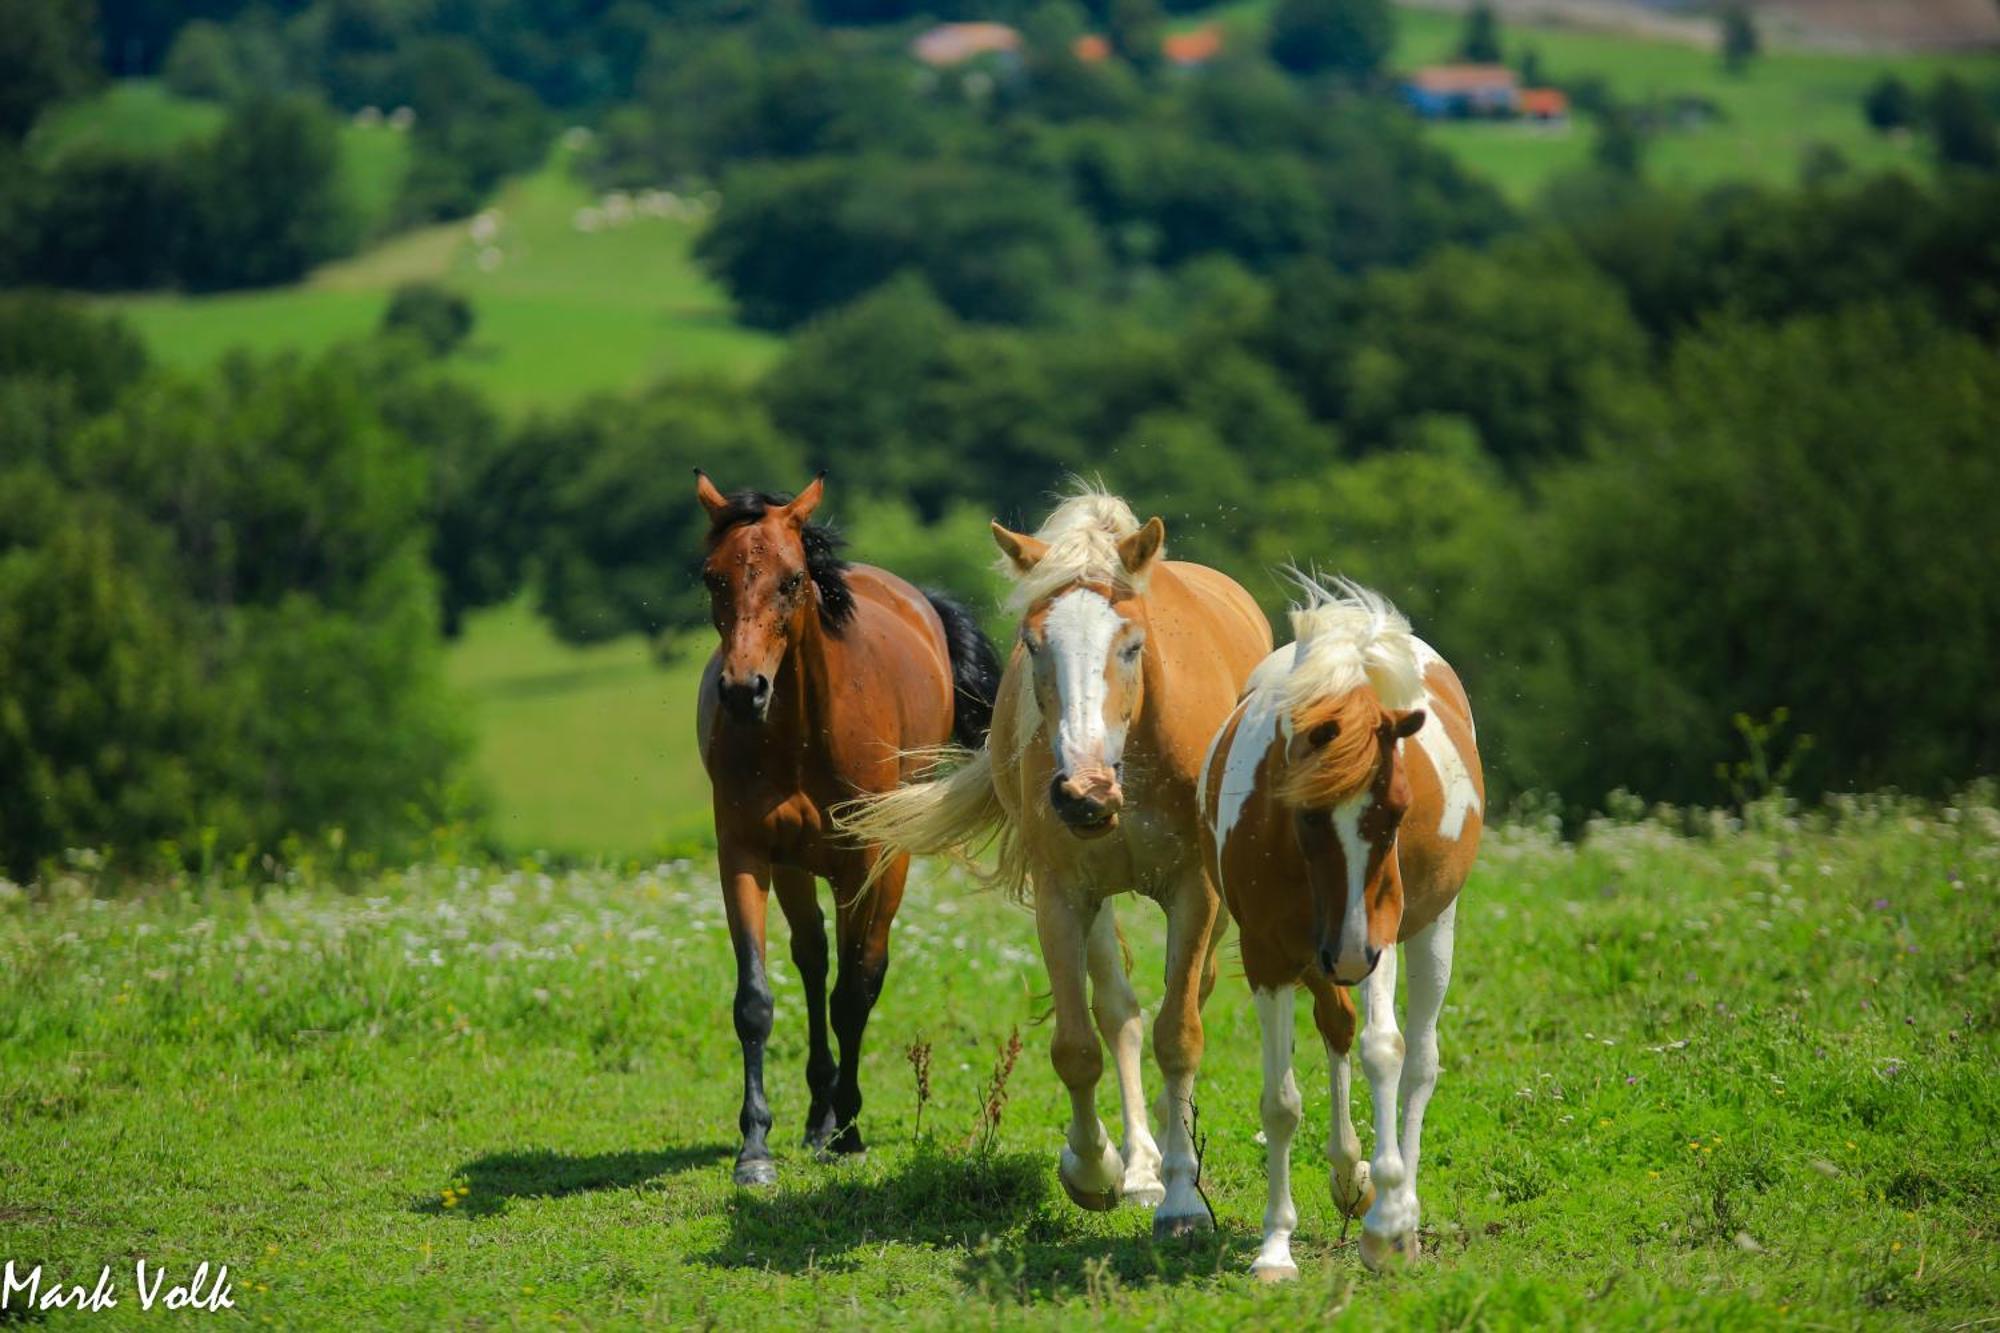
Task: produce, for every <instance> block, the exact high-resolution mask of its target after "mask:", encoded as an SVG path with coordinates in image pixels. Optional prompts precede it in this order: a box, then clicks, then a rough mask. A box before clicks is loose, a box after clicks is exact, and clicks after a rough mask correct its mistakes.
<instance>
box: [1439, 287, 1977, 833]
mask: <svg viewBox="0 0 2000 1333" xmlns="http://www.w3.org/2000/svg"><path fill="white" fill-rule="evenodd" d="M1996 412H2000V368H1996V363H1995V361H1994V359H1993V356H1992V353H1991V350H1990V349H1989V348H1987V347H1985V346H1983V345H1981V344H1980V343H1978V342H1977V341H1975V340H1973V339H1972V338H1969V337H1966V336H1964V335H1962V334H1958V333H1953V332H1950V331H1947V330H1943V329H1941V328H1939V327H1938V326H1937V325H1936V324H1935V323H1934V322H1933V321H1931V320H1930V319H1928V318H1927V317H1924V316H1922V315H1921V314H1918V313H1915V312H1913V311H1911V310H1909V309H1908V308H1900V309H1899V308H1894V307H1890V308H1884V307H1854V308H1850V309H1847V310H1844V311H1841V312H1838V313H1836V314H1832V315H1828V316H1815V317H1809V318H1804V319H1798V320H1794V321H1790V322H1787V323H1785V324H1782V325H1779V326H1775V327H1772V326H1758V325H1751V324H1743V323H1733V324H1725V325H1716V326H1712V327H1710V328H1708V329H1706V330H1704V331H1703V332H1702V333H1700V334H1697V335H1694V336H1691V337H1689V338H1686V339H1683V340H1682V341H1681V343H1680V344H1679V346H1678V348H1677V350H1676V352H1675V354H1674V357H1673V361H1672V364H1671V365H1670V367H1669V369H1668V372H1667V375H1666V380H1665V383H1664V385H1663V391H1662V393H1661V394H1660V395H1659V398H1658V400H1657V407H1656V411H1655V412H1654V413H1652V414H1648V415H1646V416H1637V417H1635V418H1634V419H1633V420H1632V421H1631V422H1630V423H1629V424H1628V425H1626V426H1624V427H1621V428H1619V430H1618V432H1617V437H1616V438H1614V439H1609V440H1607V441H1606V444H1605V446H1604V447H1603V448H1602V449H1601V450H1599V451H1597V452H1595V453H1594V454H1593V455H1592V457H1591V458H1590V459H1589V460H1588V461H1586V462H1583V463H1581V464H1578V465H1577V466H1575V467H1573V468H1570V469H1565V470H1561V471H1558V472H1554V473H1551V474H1547V475H1545V476H1544V477H1542V478H1541V479H1540V480H1539V481H1538V482H1537V490H1538V491H1540V492H1541V493H1542V494H1543V496H1544V497H1545V505H1544V507H1543V509H1542V510H1541V512H1539V513H1538V514H1537V515H1536V516H1535V517H1534V518H1533V520H1532V521H1530V522H1528V523H1526V524H1524V525H1523V526H1521V528H1520V529H1519V531H1518V532H1517V534H1516V540H1514V541H1513V542H1510V543H1508V544H1506V545H1504V546H1502V547H1500V548H1497V549H1496V551H1495V553H1494V556H1493V561H1494V564H1495V565H1496V567H1501V568H1510V569H1512V570H1513V571H1515V572H1514V573H1511V574H1510V575H1509V576H1508V577H1507V579H1506V580H1505V581H1504V583H1503V584H1502V585H1501V586H1498V587H1490V588H1488V589H1487V595H1485V596H1483V597H1482V598H1480V599H1479V600H1478V603H1477V605H1476V608H1475V609H1476V611H1477V612H1478V614H1479V617H1480V620H1479V625H1478V627H1477V633H1478V635H1479V636H1480V638H1481V639H1482V641H1483V644H1484V645H1485V647H1484V650H1485V652H1486V653H1487V654H1488V658H1489V662H1490V664H1491V665H1490V666H1489V667H1486V668H1483V670H1485V671H1486V672H1487V673H1488V674H1487V679H1489V680H1490V681H1491V682H1492V683H1491V685H1490V686H1489V687H1488V688H1487V689H1486V690H1485V692H1484V704H1483V706H1484V708H1485V710H1486V712H1485V717H1484V718H1482V729H1483V730H1488V729H1490V731H1491V733H1492V734H1493V735H1494V737H1495V741H1494V744H1493V745H1492V747H1491V748H1490V749H1489V754H1490V755H1491V756H1493V758H1494V760H1495V761H1496V767H1498V768H1501V769H1502V770H1503V771H1504V774H1505V775H1506V776H1507V777H1509V778H1511V780H1512V781H1513V782H1514V783H1515V784H1516V785H1517V786H1541V787H1545V788H1552V789H1555V790H1557V791H1560V792H1562V793H1563V794H1564V795H1565V796H1567V797H1568V798H1570V800H1571V801H1573V802H1574V803H1576V804H1577V805H1579V806H1584V805H1589V804H1591V803H1594V802H1597V801H1599V800H1601V799H1602V797H1603V795H1604V793H1605V792H1606V791H1608V790H1610V789H1611V788H1612V787H1614V786H1618V785H1624V786H1626V787H1628V788H1630V789H1632V790H1635V791H1638V792H1640V793H1642V794H1643V795H1645V796H1647V797H1649V798H1663V799H1669V800H1676V801H1713V800H1716V799H1718V798H1719V797H1721V796H1723V795H1724V794H1725V791H1724V789H1723V786H1722V784H1721V783H1720V782H1719V781H1718V779H1717V777H1716V772H1717V766H1718V765H1720V764H1722V763H1724V762H1726V761H1729V760H1732V759H1735V758H1738V757H1740V751H1741V745H1742V740H1741V738H1740V737H1739V736H1738V735H1737V734H1736V731H1735V728H1734V726H1733V725H1732V718H1734V717H1735V716H1736V715H1738V714H1744V715H1747V716H1748V717H1750V718H1752V719H1756V720H1762V719H1767V718H1770V717H1771V716H1772V715H1773V714H1775V713H1776V711H1777V710H1778V709H1780V708H1785V709H1788V710H1789V714H1790V718H1791V721H1792V726H1793V728H1794V732H1795V734H1802V735H1809V736H1810V737H1812V749H1811V751H1810V753H1809V754H1806V755H1803V756H1801V759H1802V763H1801V765H1800V767H1799V769H1798V772H1797V776H1796V782H1797V784H1798V787H1799V789H1800V792H1801V794H1804V795H1808V796H1810V795H1812V794H1814V793H1816V792H1818V791H1820V790H1823V789H1826V788H1829V787H1838V788H1843V789H1860V790H1866V789H1870V788H1875V787H1879V786H1883V785H1896V786H1899V787H1903V788H1905V789H1909V790H1921V791H1939V790H1942V789H1944V788H1946V787H1947V786H1949V785H1950V784H1952V783H1954V782H1958V781H1962V780H1963V778H1964V776H1965V775H1966V774H1968V773H1983V772H1988V771H1991V770H1992V768H1993V766H1994V765H1995V763H1996V762H2000V748H1996V747H2000V702H1996V698H1995V696H1994V694H1993V691H1992V690H1991V688H1990V679H1989V678H1990V670H1991V668H1990V664H1991V662H1992V660H1993V654H1994V652H1995V651H2000V593H1996V589H1995V588H1994V586H1993V582H1992V580H1990V579H1983V578H1977V577H1968V576H1967V571H1970V570H1975V569H1981V568H1983V567H1984V566H1985V564H1986V563H1988V553H1989V552H1990V551H1991V550H1993V549H1994V548H1995V544H1996V542H2000V519H1996V517H1995V516H1996V515H2000V505H1996V500H2000V460H1996V455H1995V454H1994V451H1993V449H1992V448H1991V441H1990V438H1989V436H1990V434H1991V431H1990V429H1989V426H1990V423H1991V422H1992V421H1993V420H1995V419H1996V417H1995V413H1996Z"/></svg>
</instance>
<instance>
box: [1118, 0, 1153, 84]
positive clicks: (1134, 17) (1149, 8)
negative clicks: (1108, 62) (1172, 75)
mask: <svg viewBox="0 0 2000 1333" xmlns="http://www.w3.org/2000/svg"><path fill="white" fill-rule="evenodd" d="M1107 17H1108V19H1109V21H1108V23H1107V24H1106V35H1107V36H1109V37H1110V39H1111V49H1112V50H1113V51H1116V52H1117V53H1118V55H1119V56H1120V58H1122V59H1124V60H1126V61H1129V62H1130V63H1131V64H1132V65H1133V66H1134V67H1136V68H1138V69H1141V70H1150V69H1155V68H1157V67H1158V66H1159V64H1160V60H1161V54H1160V43H1161V41H1162V40H1163V39H1164V38H1165V37H1166V35H1167V20H1166V15H1165V14H1164V13H1163V12H1162V11H1161V9H1160V5H1159V3H1158V0H1111V4H1110V6H1109V10H1108V15H1107Z"/></svg>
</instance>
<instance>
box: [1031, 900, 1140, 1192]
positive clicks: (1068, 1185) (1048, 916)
mask: <svg viewBox="0 0 2000 1333" xmlns="http://www.w3.org/2000/svg"><path fill="white" fill-rule="evenodd" d="M1097 908H1098V904H1096V903H1094V902H1086V901H1080V900H1079V899H1078V898H1074V897H1072V896H1071V895H1070V894H1069V893H1068V892H1066V891H1065V890H1064V889H1063V888H1062V887H1061V886H1059V885H1054V884H1044V883H1042V882H1040V881H1039V880H1038V881H1037V883H1036V885H1035V928H1036V931H1037V933H1038V934H1039V935H1040V936H1041V941H1042V962H1043V963H1044V964H1045V965H1046V966H1047V968H1048V973H1049V995H1050V997H1051V999H1052V1000H1053V1001H1054V1003H1055V1034H1054V1035H1053V1036H1052V1037H1051V1038H1050V1040H1049V1061H1050V1063H1051V1064H1053V1065H1054V1066H1055V1070H1056V1077H1058V1078H1060V1079H1061V1080H1062V1082H1063V1086H1064V1087H1065V1088H1067V1089H1069V1104H1070V1117H1069V1133H1068V1134H1067V1135H1066V1136H1065V1141H1064V1144H1063V1150H1062V1158H1061V1160H1060V1162H1059V1164H1058V1167H1057V1172H1056V1174H1057V1175H1058V1176H1059V1177H1060V1178H1061V1180H1062V1185H1063V1189H1064V1190H1065V1191H1067V1192H1068V1194H1069V1197H1070V1198H1071V1199H1072V1200H1074V1201H1075V1202H1076V1203H1077V1205H1078V1206H1079V1207H1083V1208H1090V1209H1093V1210H1099V1211H1101V1210H1103V1209H1106V1208H1113V1207H1116V1206H1117V1204H1118V1191H1119V1189H1120V1188H1121V1187H1122V1182H1123V1179H1124V1175H1125V1163H1124V1161H1123V1160H1122V1159H1121V1158H1120V1157H1119V1156H1118V1149H1117V1148H1115V1147H1113V1146H1112V1143H1111V1136H1110V1135H1109V1134H1106V1133H1105V1132H1104V1122H1103V1121H1101V1120H1099V1119H1098V1118H1097V1080H1098V1078H1099V1077H1101V1076H1102V1075H1103V1073H1104V1053H1103V1051H1102V1050H1100V1049H1099V1047H1098V1045H1097V1033H1096V1031H1095V1030H1094V1029H1093V1028H1092V1027H1091V1025H1090V1006H1089V1003H1088V1001H1087V1000H1086V999H1085V998H1084V977H1085V972H1086V969H1087V967H1088V957H1087V954H1088V951H1089V948H1088V945H1089V941H1088V935H1089V924H1090V920H1091V918H1092V917H1094V916H1095V915H1096V912H1097Z"/></svg>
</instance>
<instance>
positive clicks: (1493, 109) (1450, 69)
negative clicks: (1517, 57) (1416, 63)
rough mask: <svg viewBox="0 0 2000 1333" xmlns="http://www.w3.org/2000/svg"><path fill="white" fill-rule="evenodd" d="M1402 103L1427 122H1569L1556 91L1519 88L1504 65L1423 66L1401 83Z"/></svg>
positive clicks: (1564, 100)
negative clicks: (1485, 120) (1477, 120)
mask: <svg viewBox="0 0 2000 1333" xmlns="http://www.w3.org/2000/svg"><path fill="white" fill-rule="evenodd" d="M1403 100H1404V101H1406V102H1408V103H1409V105H1410V109H1411V110H1413V111H1415V112H1416V113H1417V114H1418V115H1420V116H1422V117H1424V118H1425V119H1427V120H1465V119H1472V118H1479V119H1487V120H1515V119H1520V120H1532V121H1536V122H1539V123H1542V124H1551V125H1559V124H1566V123H1568V121H1569V97H1568V96H1567V95H1566V94H1565V93H1564V92H1563V91H1562V90H1561V89H1560V88H1523V87H1522V86H1521V81H1520V79H1519V78H1518V77H1517V76H1516V75H1515V73H1514V71H1513V70H1511V69H1509V68H1507V67H1506V66H1505V65H1426V66H1424V67H1423V68H1422V69H1419V70H1416V71H1414V72H1413V73H1412V74H1411V75H1410V77H1409V78H1408V79H1406V80H1405V81H1404V83H1403Z"/></svg>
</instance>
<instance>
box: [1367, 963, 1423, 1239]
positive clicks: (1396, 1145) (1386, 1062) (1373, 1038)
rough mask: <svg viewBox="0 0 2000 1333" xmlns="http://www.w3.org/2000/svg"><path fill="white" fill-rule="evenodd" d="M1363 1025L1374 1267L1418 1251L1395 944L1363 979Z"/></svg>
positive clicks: (1369, 1221)
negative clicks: (1403, 1116)
mask: <svg viewBox="0 0 2000 1333" xmlns="http://www.w3.org/2000/svg"><path fill="white" fill-rule="evenodd" d="M1361 995H1362V1003H1363V1006H1364V1014H1363V1017H1364V1019H1365V1022H1364V1025H1363V1027H1362V1029H1361V1069H1362V1072H1364V1073H1366V1074H1367V1075H1368V1088H1369V1091H1370V1092H1372V1093H1373V1094H1374V1099H1375V1160H1374V1161H1373V1162H1372V1163H1370V1166H1369V1172H1368V1174H1369V1176H1370V1178H1371V1180H1372V1182H1373V1184H1374V1186H1375V1203H1374V1206H1373V1207H1371V1208H1370V1209H1369V1210H1368V1215H1367V1216H1366V1217H1364V1218H1362V1219H1361V1261H1362V1262H1363V1263H1365V1264H1367V1265H1368V1266H1369V1267H1370V1268H1381V1267H1382V1266H1383V1265H1384V1264H1387V1263H1390V1262H1392V1261H1398V1260H1408V1259H1412V1258H1414V1257H1415V1256H1416V1248H1417V1219H1416V1213H1415V1200H1414V1196H1412V1195H1410V1194H1409V1193H1408V1192H1407V1191H1406V1190H1405V1189H1404V1186H1405V1184H1406V1183H1407V1181H1408V1173H1407V1171H1406V1169H1405V1166H1404V1162H1403V1148H1402V1141H1401V1138H1400V1137H1399V1136H1398V1135H1397V1133H1396V1093H1397V1090H1398V1086H1399V1085H1400V1083H1401V1081H1402V1077H1403V1034H1402V1033H1400V1032H1398V1031H1397V1030H1396V950H1395V949H1394V948H1389V949H1384V950H1383V951H1382V959H1381V961H1380V962H1378V963H1376V965H1375V970H1374V972H1372V973H1370V974H1369V977H1368V980H1366V981H1364V982H1363V983H1361Z"/></svg>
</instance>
